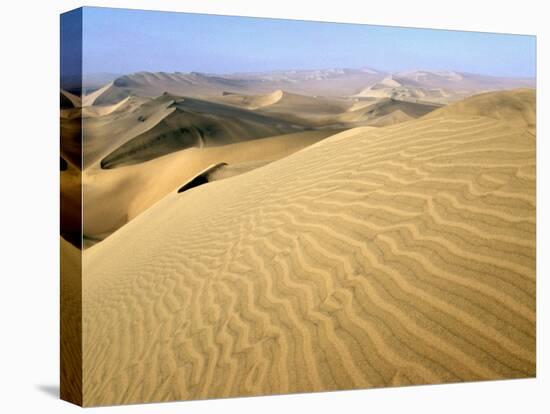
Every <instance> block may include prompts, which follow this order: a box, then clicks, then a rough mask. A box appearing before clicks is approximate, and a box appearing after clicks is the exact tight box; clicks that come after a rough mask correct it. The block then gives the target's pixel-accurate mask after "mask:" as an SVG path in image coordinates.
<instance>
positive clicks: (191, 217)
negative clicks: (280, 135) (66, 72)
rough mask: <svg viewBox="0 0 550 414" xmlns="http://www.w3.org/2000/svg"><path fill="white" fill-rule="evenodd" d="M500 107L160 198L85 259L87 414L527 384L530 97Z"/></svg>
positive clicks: (417, 123)
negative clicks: (438, 386)
mask: <svg viewBox="0 0 550 414" xmlns="http://www.w3.org/2000/svg"><path fill="white" fill-rule="evenodd" d="M507 94H508V95H502V94H499V93H495V94H489V95H486V96H485V98H483V99H479V98H476V97H474V98H471V99H468V100H466V101H464V102H462V103H460V105H451V106H448V107H446V108H442V109H439V110H436V111H434V112H432V113H431V114H429V115H428V116H425V117H422V118H419V119H416V120H412V121H409V122H406V123H402V124H397V125H390V126H385V127H384V128H372V127H361V128H355V129H351V130H348V131H345V132H341V133H338V134H336V135H333V136H331V137H329V138H326V139H324V140H323V141H320V142H317V143H315V144H313V145H311V146H309V147H307V148H304V149H302V150H301V151H298V152H296V153H294V154H292V155H289V156H287V157H285V158H282V159H279V160H276V161H273V162H270V163H268V164H266V165H263V166H261V167H259V168H256V169H253V170H252V171H249V172H245V173H243V174H240V175H237V176H233V177H230V178H226V179H223V180H218V181H214V182H209V183H206V184H204V185H201V186H198V187H195V188H191V189H189V190H187V191H184V192H182V193H178V192H177V191H176V189H174V191H173V192H171V193H169V194H168V195H167V196H165V197H164V198H162V200H160V201H159V202H158V203H156V204H155V205H153V206H152V207H150V208H149V209H147V210H146V211H144V212H143V213H142V214H140V215H139V216H137V217H136V218H135V219H134V220H132V221H130V222H129V223H128V224H126V225H125V226H124V227H122V228H120V229H119V230H118V231H116V232H115V233H113V234H112V235H111V236H110V237H108V238H107V239H105V240H104V241H102V242H101V243H99V244H97V245H95V246H93V247H91V248H89V249H87V250H86V251H84V253H83V273H84V277H83V281H82V282H83V286H82V288H83V290H82V292H83V298H82V301H83V320H82V323H83V364H84V368H83V373H84V377H83V389H84V405H103V404H114V403H136V402H145V401H147V402H151V401H162V400H174V399H196V398H212V397H228V396H239V395H260V394H278V393H289V392H307V391H326V390H341V389H350V388H363V387H380V386H390V385H406V384H433V383H442V382H456V381H470V380H487V379H499V378H521V377H531V376H534V375H535V359H536V358H535V170H536V169H535V137H534V135H533V128H532V125H530V124H529V122H528V121H527V122H524V120H526V119H527V120H529V119H534V112H533V111H534V99H535V98H534V92H533V91H515V92H509V93H507ZM519 97H521V98H519ZM495 100H502V101H503V102H504V103H506V102H508V103H510V100H511V102H512V103H510V104H509V105H507V106H506V108H507V109H506V116H505V117H503V116H496V115H495V109H494V108H492V109H491V103H492V102H494V101H495ZM518 102H522V103H521V104H518ZM525 108H527V109H525ZM514 109H515V110H514ZM518 111H519V112H521V113H522V115H518ZM159 160H162V159H159ZM124 168H131V167H124ZM117 170H120V169H115V170H113V171H117Z"/></svg>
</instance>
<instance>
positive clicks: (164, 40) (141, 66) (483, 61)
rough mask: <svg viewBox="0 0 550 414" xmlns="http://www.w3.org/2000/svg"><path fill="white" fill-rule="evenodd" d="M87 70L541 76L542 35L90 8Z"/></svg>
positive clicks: (85, 32) (86, 14)
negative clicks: (538, 44)
mask: <svg viewBox="0 0 550 414" xmlns="http://www.w3.org/2000/svg"><path fill="white" fill-rule="evenodd" d="M83 38H84V51H83V54H84V72H85V73H87V74H92V73H98V72H107V73H131V72H138V71H165V72H175V71H179V72H191V71H197V72H209V73H232V72H253V71H268V70H279V69H321V68H359V67H365V66H367V67H372V68H375V69H379V70H386V71H399V70H410V69H426V70H445V69H450V70H456V71H463V72H472V73H481V74H489V75H496V76H519V77H530V76H535V67H536V66H535V54H536V51H535V37H534V36H520V35H503V34H490V33H475V32H457V31H443V30H427V29H406V28H395V27H385V26H369V25H358V24H339V23H321V22H307V21H293V20H279V19H257V18H245V17H230V16H212V15H200V14H187V13H169V12H151V11H139V10H123V9H105V8H85V9H84V27H83Z"/></svg>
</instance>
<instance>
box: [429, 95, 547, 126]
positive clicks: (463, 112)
mask: <svg viewBox="0 0 550 414" xmlns="http://www.w3.org/2000/svg"><path fill="white" fill-rule="evenodd" d="M535 109H536V92H535V90H534V89H518V90H513V91H503V92H500V93H491V92H489V93H484V94H479V95H476V96H474V97H471V98H470V99H468V100H466V101H462V102H457V103H456V104H454V105H452V106H449V107H445V108H441V109H438V110H437V111H434V112H432V113H431V114H430V115H429V116H428V118H440V117H447V118H455V117H459V118H460V117H462V118H470V117H479V116H486V117H489V118H492V119H496V120H499V121H500V122H502V123H504V124H506V125H509V126H512V127H520V128H525V129H527V130H528V131H529V132H531V133H532V134H535V130H536V121H537V120H536V112H535Z"/></svg>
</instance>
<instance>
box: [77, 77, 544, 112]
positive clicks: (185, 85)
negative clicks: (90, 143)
mask: <svg viewBox="0 0 550 414" xmlns="http://www.w3.org/2000/svg"><path fill="white" fill-rule="evenodd" d="M107 86H108V87H105V88H102V89H101V92H99V91H96V92H94V95H93V99H90V101H93V102H94V103H95V104H98V105H111V104H114V103H116V102H119V101H120V100H121V99H123V98H125V97H127V96H142V97H156V96H159V95H161V94H162V93H164V92H168V93H170V94H173V95H179V96H189V97H196V98H204V97H220V96H222V95H223V93H224V92H230V93H236V94H244V95H262V94H268V93H271V92H273V91H274V90H284V91H285V92H289V93H294V94H301V95H309V96H326V97H342V96H354V95H357V94H359V95H360V96H376V97H392V98H400V97H401V98H403V97H409V98H411V99H412V98H416V99H420V98H421V96H422V97H423V99H424V100H426V101H428V100H432V101H435V102H442V101H451V100H453V99H455V100H456V99H461V98H462V97H464V96H467V95H472V94H475V93H480V92H483V91H488V90H498V89H511V88H520V87H534V86H535V83H534V79H515V78H502V77H494V76H485V75H475V74H469V73H459V72H449V71H447V72H434V71H413V72H406V73H405V72H402V73H386V72H381V71H376V70H373V69H368V68H363V69H324V70H309V71H308V70H292V71H274V72H262V73H235V74H226V75H214V74H207V73H197V72H191V73H180V72H176V73H165V72H156V73H152V72H138V73H134V74H129V75H124V76H121V77H119V78H117V79H115V80H114V81H113V82H112V83H110V84H108V85H107ZM417 95H418V96H417ZM454 95H456V97H455V98H454V97H453V96H454ZM85 99H87V98H85Z"/></svg>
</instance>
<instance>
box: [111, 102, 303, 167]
mask: <svg viewBox="0 0 550 414" xmlns="http://www.w3.org/2000/svg"><path fill="white" fill-rule="evenodd" d="M162 99H164V100H166V99H169V100H170V102H171V104H170V105H169V108H170V109H172V111H171V113H170V114H169V115H167V116H165V117H164V118H163V119H162V120H161V121H160V122H159V123H157V124H156V125H155V126H154V127H153V128H150V129H148V130H147V131H145V132H144V133H142V134H140V135H138V136H136V137H135V138H132V139H131V140H129V141H127V142H125V143H124V144H123V145H121V146H119V147H118V148H117V149H116V150H115V151H113V152H112V153H110V154H109V155H107V156H106V157H105V158H103V159H102V160H101V167H102V168H115V167H119V166H121V165H130V164H136V163H140V162H143V161H148V160H150V159H153V158H157V157H159V156H162V155H166V154H169V153H172V152H175V151H179V150H183V149H187V148H192V147H198V148H202V147H210V146H217V145H227V144H232V143H236V142H242V141H249V140H253V139H258V138H265V137H269V136H276V135H281V134H285V133H291V132H298V131H303V130H305V129H307V126H304V125H299V124H296V123H293V122H289V121H287V120H285V119H284V118H277V117H274V116H266V115H263V114H260V113H258V112H254V111H249V110H245V109H240V108H236V107H233V106H229V105H223V104H218V103H213V102H208V101H204V100H200V99H194V98H187V97H185V98H178V97H173V96H171V95H165V96H164V97H163V98H162Z"/></svg>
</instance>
